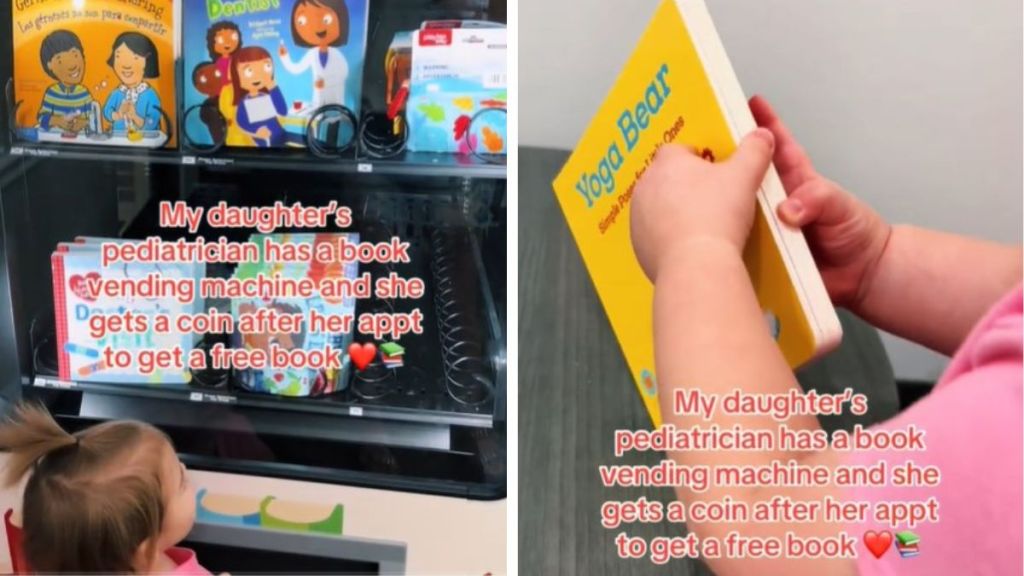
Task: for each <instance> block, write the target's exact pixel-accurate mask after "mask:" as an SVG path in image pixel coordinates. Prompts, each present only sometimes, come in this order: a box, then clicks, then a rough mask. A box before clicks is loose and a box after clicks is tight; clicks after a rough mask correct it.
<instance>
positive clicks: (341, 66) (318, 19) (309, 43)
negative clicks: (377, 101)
mask: <svg viewBox="0 0 1024 576" xmlns="http://www.w3.org/2000/svg"><path fill="white" fill-rule="evenodd" d="M348 35H349V16H348V6H347V5H346V4H345V0H296V2H295V7H294V8H292V39H293V40H294V41H295V44H296V45H297V46H302V47H306V48H309V49H310V50H309V51H308V52H306V55H305V56H303V57H302V59H301V60H299V61H298V62H295V61H293V60H292V59H291V56H290V55H289V54H288V48H287V47H286V46H285V45H284V43H283V42H282V43H281V46H280V48H278V53H279V55H280V57H281V64H282V65H283V66H284V68H285V70H287V71H288V72H290V73H291V74H301V73H303V72H305V71H306V70H312V71H313V108H314V109H316V108H319V107H320V106H324V105H327V104H341V105H344V104H345V81H346V80H347V79H348V60H346V59H345V55H344V54H342V53H341V50H339V49H338V47H339V46H345V45H346V44H348Z"/></svg>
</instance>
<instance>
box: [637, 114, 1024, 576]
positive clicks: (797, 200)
mask: <svg viewBox="0 0 1024 576" xmlns="http://www.w3.org/2000/svg"><path fill="white" fill-rule="evenodd" d="M750 106H751V111H752V112H753V114H754V117H755V119H756V120H757V123H758V124H759V125H760V128H758V129H757V130H755V131H754V132H753V133H751V134H750V135H748V136H747V137H746V138H745V139H744V140H743V141H742V142H741V143H740V145H739V147H738V148H737V150H736V151H735V152H734V153H733V155H732V156H731V157H730V158H729V159H728V160H727V161H725V162H722V163H719V164H711V163H708V162H705V161H703V160H701V159H700V158H698V157H696V156H694V155H692V154H690V153H689V152H688V151H687V150H685V149H683V148H681V147H677V146H666V147H664V148H663V149H662V150H661V151H660V152H659V154H658V156H657V158H656V159H655V161H654V162H653V164H652V166H651V167H650V168H649V169H648V171H647V172H646V173H645V175H644V178H643V180H642V181H641V182H640V184H639V185H638V188H637V191H636V194H635V196H634V198H633V201H632V207H631V214H630V218H631V234H632V239H633V248H634V251H635V252H636V256H637V259H638V260H639V262H640V265H641V266H642V267H643V269H644V271H645V272H646V274H647V275H648V277H649V278H650V279H651V280H652V282H654V286H655V288H654V340H655V364H656V367H657V373H658V380H659V385H660V388H661V389H660V394H659V396H660V401H661V409H662V414H663V415H664V417H665V418H664V419H665V423H666V424H674V425H676V427H677V428H679V429H686V428H690V427H692V426H697V425H699V426H703V427H707V426H709V425H710V424H717V425H718V426H720V427H721V428H723V429H727V428H731V427H732V426H734V425H737V424H738V425H742V426H744V427H746V428H747V429H754V430H756V429H763V430H768V431H772V432H775V430H776V429H777V428H778V427H779V426H780V425H781V424H782V423H779V422H776V421H774V420H772V419H771V418H770V417H751V416H747V417H740V416H729V415H718V416H716V418H715V421H714V422H712V423H707V422H702V421H700V420H699V419H698V418H695V417H689V416H679V415H675V414H673V402H672V400H673V391H674V390H676V389H685V388H693V387H700V388H701V389H702V390H703V391H704V392H705V393H707V394H725V393H728V392H731V391H732V390H734V389H736V388H741V389H744V390H746V391H748V392H756V393H775V394H785V393H787V392H788V391H790V390H793V389H796V388H797V387H798V384H797V381H796V378H795V377H794V375H793V372H792V371H791V370H790V369H789V367H788V366H787V365H786V362H785V361H784V359H783V357H782V354H781V353H780V352H779V350H778V347H777V346H776V345H775V343H774V342H773V341H772V338H771V335H770V332H769V330H767V329H766V327H765V325H764V319H763V316H762V313H761V310H760V308H759V306H758V303H757V299H756V297H755V294H754V290H753V288H752V286H751V283H750V279H749V276H748V274H747V271H746V269H745V267H744V265H743V259H742V253H743V247H744V244H745V243H746V240H747V236H748V234H749V232H750V228H751V225H752V223H753V219H754V214H755V212H754V211H755V207H756V191H757V189H758V187H759V186H760V184H761V182H762V180H763V178H764V175H765V172H766V171H767V169H768V166H769V164H771V163H772V161H773V160H774V163H775V167H776V169H777V170H778V172H779V176H780V178H781V179H782V183H783V186H784V187H785V189H786V192H787V195H788V198H787V199H786V200H785V201H784V202H783V203H782V204H781V205H780V206H779V217H780V219H781V220H782V221H783V222H785V223H787V224H789V225H791V226H796V227H800V228H802V229H803V230H804V232H805V234H806V236H807V240H808V242H809V244H810V246H811V249H812V252H813V253H814V256H815V261H816V263H817V265H818V268H819V270H820V272H821V275H822V278H823V279H824V282H825V286H826V288H827V289H828V291H829V295H830V296H831V297H832V300H833V302H834V303H835V304H836V305H839V306H844V307H846V308H848V309H850V310H851V311H853V312H854V313H856V314H857V315H859V316H860V317H862V318H864V319H866V320H868V321H869V322H871V323H872V324H874V325H875V326H878V327H879V328H882V329H884V330H887V331H889V332H892V333H894V334H897V335H900V336H903V337H905V338H908V339H910V340H913V341H915V342H918V343H921V344H923V345H925V346H928V347H929V348H932V349H933V350H936V351H939V352H942V353H944V354H950V355H953V359H952V362H951V363H950V365H949V367H948V368H947V370H946V373H945V374H944V375H943V377H942V378H941V379H940V380H939V383H938V384H937V385H936V387H935V389H934V390H933V391H932V392H931V394H929V395H928V396H927V397H925V398H924V399H922V400H921V401H920V402H918V403H917V404H915V405H914V406H912V407H910V408H909V409H907V410H906V411H905V412H903V413H902V414H900V415H899V416H897V417H896V418H894V419H892V420H891V421H889V422H886V423H883V424H881V425H880V426H878V427H877V428H878V429H903V428H905V427H907V426H908V425H909V424H915V425H917V427H918V428H919V429H923V430H924V431H925V441H926V450H925V451H924V452H915V453H913V454H909V453H906V452H903V453H899V452H890V453H878V452H875V453H872V452H852V453H851V452H839V451H836V450H834V449H833V448H831V447H830V448H827V449H825V450H821V451H818V452H805V451H791V452H786V451H783V450H776V451H774V452H756V451H730V450H721V451H716V452H697V451H691V452H677V453H674V454H673V455H672V457H673V458H674V459H675V460H676V461H677V462H679V463H680V464H682V465H684V466H702V465H706V466H712V467H714V466H720V465H723V464H726V465H730V464H731V465H750V466H761V465H769V464H770V463H771V462H772V461H773V460H781V461H782V462H788V461H789V460H796V461H797V462H798V463H800V464H804V465H818V466H827V467H829V468H830V469H832V470H834V469H835V468H836V467H837V466H840V465H850V464H873V463H875V462H878V461H881V460H885V461H887V462H888V464H889V469H890V470H891V469H892V468H893V467H894V466H895V465H899V464H901V463H903V462H905V461H907V460H913V461H914V462H915V463H916V464H917V465H918V466H920V467H923V466H927V465H935V466H937V467H938V468H939V469H940V470H941V474H942V476H941V482H940V483H939V485H938V486H934V487H900V488H897V487H893V486H885V487H876V488H872V487H857V488H852V489H851V488H848V487H839V486H834V485H827V486H821V487H806V486H783V487H774V486H773V487H767V486H762V487H749V488H731V487H730V488H721V487H719V488H714V487H713V488H711V489H710V490H707V491H706V492H696V491H694V490H691V489H689V488H688V487H686V486H682V487H679V488H678V491H677V492H678V495H679V497H680V498H681V499H682V500H684V501H686V502H687V503H692V502H695V501H718V500H722V499H723V498H724V497H726V496H729V497H732V498H733V499H734V500H736V501H742V502H747V503H752V502H757V501H765V500H769V499H771V498H772V497H774V496H779V497H788V498H791V499H792V500H794V501H800V500H803V501H822V500H824V499H825V498H826V497H831V498H834V499H836V500H841V501H847V502H865V503H869V504H873V503H881V502H891V501H899V500H904V501H920V502H923V501H926V500H927V499H929V498H931V497H934V498H935V501H936V502H937V503H938V518H939V521H938V522H930V523H924V524H920V525H918V526H916V527H914V529H913V531H914V532H915V533H917V535H918V536H919V537H920V555H919V556H917V557H915V558H911V559H903V558H901V557H900V555H899V554H897V553H896V552H895V551H892V550H890V551H889V553H888V554H883V555H882V556H881V557H880V558H877V559H876V558H875V557H874V556H873V555H872V554H870V553H869V552H868V550H867V549H866V548H865V546H864V545H863V544H862V543H861V541H860V540H861V537H862V535H866V534H867V532H868V531H880V530H888V531H889V532H890V535H891V533H892V532H895V531H897V530H902V529H903V528H902V527H898V528H896V529H893V528H892V527H890V526H887V525H886V523H885V522H884V521H875V520H874V519H873V518H872V517H871V516H870V515H869V516H868V517H867V518H866V519H865V520H864V522H850V523H849V524H848V525H846V526H837V525H836V524H830V523H826V522H825V521H823V519H822V518H821V515H819V517H818V518H817V519H816V520H815V521H810V522H754V521H751V522H740V523H732V524H724V523H700V522H689V523H688V528H689V529H690V530H691V531H693V532H695V533H696V534H697V536H698V537H702V538H703V537H708V536H714V537H717V538H718V539H719V540H722V541H724V540H725V539H726V538H727V537H728V535H729V533H730V532H733V531H736V532H739V533H740V534H742V535H743V536H747V537H751V536H752V537H773V538H777V539H781V540H782V541H785V539H786V538H787V536H789V535H792V536H793V537H797V538H800V539H803V540H806V539H808V538H811V537H814V538H827V537H833V538H835V537H837V536H838V533H839V532H840V531H841V530H844V529H845V531H846V533H847V534H849V535H851V536H853V537H854V538H856V540H857V542H856V547H855V551H856V553H857V558H856V559H854V558H852V557H850V555H849V554H847V557H846V558H813V559H811V558H802V559H794V558H785V557H784V555H783V556H782V557H778V558H767V557H764V556H762V557H761V558H754V557H752V555H748V556H747V557H745V558H744V557H732V558H727V557H725V555H724V554H723V556H722V557H721V558H707V561H708V563H709V564H710V565H711V567H712V569H714V570H715V572H716V573H717V574H719V575H720V576H730V575H734V574H759V575H773V574H778V575H785V576H805V575H806V576H811V575H814V576H818V575H831V574H838V575H852V574H863V575H869V574H870V575H883V574H884V575H889V574H900V575H901V576H902V575H914V574H920V575H929V576H934V575H938V574H992V575H1005V574H1021V573H1024V568H1022V565H1021V558H1022V531H1021V525H1022V498H1021V489H1020V487H1021V484H1022V482H1024V473H1022V468H1024V464H1022V452H1024V446H1022V444H1024V442H1022V430H1021V423H1022V421H1024V416H1022V389H1024V384H1022V367H1024V362H1022V343H1021V341H1022V336H1021V333H1022V308H1024V303H1022V292H1021V288H1020V283H1021V277H1022V269H1021V261H1022V253H1021V250H1020V247H1010V246H1002V245H999V244H994V243H990V242H982V241H978V240H973V239H968V238H963V237H959V236H954V235H951V234H943V233H939V232H934V231H929V230H924V229H920V228H916V227H912V226H891V225H889V224H888V223H886V222H885V221H884V220H883V219H882V218H881V217H880V216H879V215H878V214H877V213H876V212H874V211H873V210H871V208H869V207H868V206H866V205H865V204H863V203H861V202H859V201H858V200H857V199H856V198H854V197H853V196H851V195H850V194H848V193H846V192H845V191H844V190H842V189H841V188H840V187H839V186H837V185H836V184H834V183H832V182H830V181H828V180H826V179H825V178H823V177H821V176H820V175H819V174H818V173H817V172H816V171H815V169H814V167H813V165H812V164H811V162H810V160H809V159H808V158H807V156H806V155H805V154H804V152H803V150H802V149H801V148H800V146H799V145H798V144H797V143H796V141H795V140H794V139H793V137H792V136H791V135H790V134H789V132H788V131H787V130H786V128H785V127H784V126H783V124H782V122H781V121H780V120H779V118H778V117H777V116H776V115H775V113H774V112H773V111H772V109H771V107H769V106H768V104H767V102H765V101H764V100H763V99H760V98H754V99H753V100H751V103H750ZM782 329H783V330H785V327H782ZM785 424H786V425H788V426H789V428H791V429H806V430H816V429H819V428H820V425H819V423H818V421H817V419H816V418H815V417H813V416H795V417H793V418H791V419H789V420H788V421H786V422H785ZM992 530H996V531H997V533H998V537H996V538H993V537H992V532H991V531H992Z"/></svg>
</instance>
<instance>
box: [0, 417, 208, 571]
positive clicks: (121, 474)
mask: <svg viewBox="0 0 1024 576" xmlns="http://www.w3.org/2000/svg"><path fill="white" fill-rule="evenodd" d="M0 450H3V451H4V452H7V453H8V454H7V467H6V470H5V476H4V484H5V485H6V486H7V487H12V486H14V485H16V484H17V483H18V482H19V481H20V480H21V479H22V478H23V477H24V476H25V475H26V474H28V475H29V478H28V483H27V484H26V486H25V493H24V496H23V500H22V518H23V523H24V526H23V547H22V548H23V552H24V556H25V560H26V561H27V563H28V564H29V566H30V567H31V569H32V570H33V571H35V572H74V573H85V572H99V573H107V574H111V573H126V572H134V573H147V574H148V573H175V574H209V572H207V571H206V570H205V569H204V568H202V567H201V566H200V565H199V564H198V562H197V561H196V557H195V554H194V553H193V552H192V551H190V550H186V549H183V548H174V547H173V546H174V545H175V544H177V543H178V542H180V541H181V540H182V539H184V538H185V536H186V535H187V534H188V533H189V531H190V530H191V529H192V524H193V522H194V520H195V490H194V489H193V487H192V486H191V484H190V483H189V481H188V475H187V474H186V473H185V466H184V465H183V464H182V463H181V462H180V461H179V460H178V457H177V455H176V454H175V452H174V447H173V446H172V445H171V442H170V440H168V438H167V437H166V436H165V435H164V434H163V433H162V432H160V431H159V430H157V429H156V428H154V427H152V426H150V425H148V424H143V423H141V422H132V421H113V422H105V423H103V424H99V425H96V426H93V427H91V428H88V429H86V430H82V431H81V432H77V433H75V434H68V433H67V432H65V431H64V430H63V429H61V427H60V426H59V425H58V424H57V423H56V422H55V421H54V420H53V418H52V417H51V416H50V414H49V413H48V412H47V411H46V410H45V409H44V408H42V407H39V406H34V405H28V404H23V405H21V406H19V407H18V408H17V409H16V411H15V413H14V415H13V416H12V418H11V419H10V420H8V421H7V422H5V423H4V424H2V425H0Z"/></svg>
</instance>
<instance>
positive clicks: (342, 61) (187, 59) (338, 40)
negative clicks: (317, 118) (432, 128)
mask: <svg viewBox="0 0 1024 576" xmlns="http://www.w3.org/2000/svg"><path fill="white" fill-rule="evenodd" d="M368 11H369V6H368V0H252V1H237V0H184V31H183V43H182V45H183V47H184V63H185V66H184V68H185V70H184V80H183V82H184V84H185V86H184V89H183V92H184V94H185V110H186V111H187V113H186V115H185V117H184V120H183V124H184V125H183V129H184V130H185V131H187V135H188V139H189V140H191V142H192V143H194V144H196V145H199V146H212V145H215V144H224V145H227V146H244V147H257V148H285V147H304V146H305V145H306V137H305V135H306V126H307V123H308V122H309V120H310V118H311V117H312V116H313V115H314V114H316V113H317V111H318V110H319V109H321V107H323V106H327V105H332V104H336V105H342V106H345V107H346V108H348V109H349V110H351V111H352V112H353V114H355V116H356V117H357V118H358V117H359V104H360V97H361V95H362V78H363V60H364V58H365V53H366V33H367V30H366V28H367V15H368ZM323 124H327V123H326V122H325V123H323ZM346 132H351V128H348V127H346ZM351 135H352V134H346V135H342V136H341V138H342V139H346V138H348V137H350V136H351ZM325 138H326V137H325Z"/></svg>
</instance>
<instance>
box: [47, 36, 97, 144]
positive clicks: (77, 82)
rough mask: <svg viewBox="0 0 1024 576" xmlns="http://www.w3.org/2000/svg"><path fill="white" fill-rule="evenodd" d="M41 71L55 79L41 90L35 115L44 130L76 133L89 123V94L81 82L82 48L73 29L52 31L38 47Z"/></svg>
mask: <svg viewBox="0 0 1024 576" xmlns="http://www.w3.org/2000/svg"><path fill="white" fill-rule="evenodd" d="M39 60H40V61H41V62H42V65H43V70H45V71H46V73H47V74H48V75H49V76H50V77H51V78H53V79H54V80H56V82H55V83H54V84H52V85H50V87H49V88H47V89H46V92H44V93H43V101H42V102H41V103H40V105H39V114H38V115H37V118H38V120H39V125H40V126H41V127H42V128H43V129H50V128H58V129H60V130H64V131H65V132H70V133H73V134H77V133H79V132H81V131H82V130H84V129H85V128H86V126H88V124H89V111H90V109H91V105H92V101H93V100H92V94H90V93H89V89H88V88H86V87H85V86H83V85H82V78H83V77H84V76H85V50H84V49H83V48H82V41H81V40H79V39H78V36H76V35H75V33H74V32H69V31H68V30H55V31H53V32H51V33H49V34H48V35H47V36H46V38H44V39H43V44H42V46H40V48H39Z"/></svg>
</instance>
